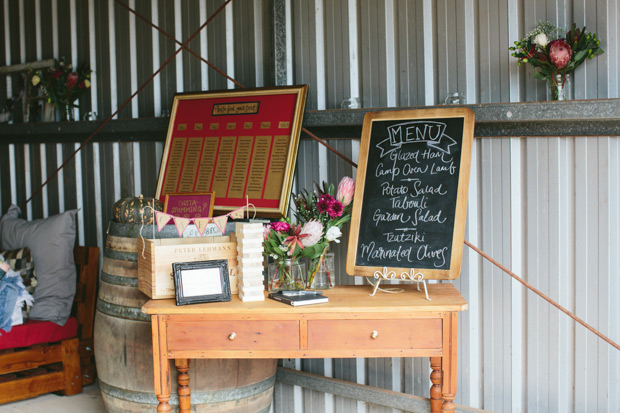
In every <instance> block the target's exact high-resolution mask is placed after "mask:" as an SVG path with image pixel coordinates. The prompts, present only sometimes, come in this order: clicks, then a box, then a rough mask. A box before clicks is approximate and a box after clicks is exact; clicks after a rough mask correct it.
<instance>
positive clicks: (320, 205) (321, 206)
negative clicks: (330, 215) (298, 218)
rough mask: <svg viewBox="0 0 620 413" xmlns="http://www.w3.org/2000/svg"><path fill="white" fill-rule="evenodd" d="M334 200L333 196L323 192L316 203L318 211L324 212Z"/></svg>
mask: <svg viewBox="0 0 620 413" xmlns="http://www.w3.org/2000/svg"><path fill="white" fill-rule="evenodd" d="M333 202H334V197H333V196H331V195H329V194H324V195H321V196H320V197H319V200H318V201H317V203H316V209H318V210H319V212H326V211H328V210H329V207H330V206H331V204H332V203H333Z"/></svg>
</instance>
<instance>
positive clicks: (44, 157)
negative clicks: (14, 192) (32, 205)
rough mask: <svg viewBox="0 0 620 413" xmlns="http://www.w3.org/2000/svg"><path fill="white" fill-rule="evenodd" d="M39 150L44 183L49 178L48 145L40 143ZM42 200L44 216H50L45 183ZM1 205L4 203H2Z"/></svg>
mask: <svg viewBox="0 0 620 413" xmlns="http://www.w3.org/2000/svg"><path fill="white" fill-rule="evenodd" d="M39 151H40V157H39V161H40V162H41V183H43V182H45V180H46V179H47V145H46V144H44V143H40V144H39ZM41 200H42V203H43V218H47V217H48V216H49V200H48V197H47V185H45V186H44V187H43V188H42V189H41ZM0 205H2V204H1V203H0Z"/></svg>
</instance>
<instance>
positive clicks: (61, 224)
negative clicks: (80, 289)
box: [0, 205, 77, 325]
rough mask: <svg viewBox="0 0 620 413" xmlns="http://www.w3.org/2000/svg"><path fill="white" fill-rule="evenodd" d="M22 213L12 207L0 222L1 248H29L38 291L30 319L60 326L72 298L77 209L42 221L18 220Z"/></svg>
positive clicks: (73, 290) (73, 292) (73, 293)
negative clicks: (50, 322) (51, 322)
mask: <svg viewBox="0 0 620 413" xmlns="http://www.w3.org/2000/svg"><path fill="white" fill-rule="evenodd" d="M20 212H21V210H20V209H19V207H18V206H16V205H11V207H10V208H9V210H8V212H7V213H6V214H5V215H4V216H3V217H2V220H0V237H1V238H2V243H1V245H0V248H1V249H6V250H12V249H18V248H23V247H28V248H29V249H30V251H31V253H32V257H33V259H34V266H35V268H36V271H37V288H36V289H35V290H34V300H35V301H34V305H33V306H32V308H31V309H30V318H31V319H34V320H45V321H53V322H54V323H57V324H60V325H63V324H64V323H65V322H66V321H67V319H68V318H69V314H70V313H71V306H72V304H73V297H74V296H75V284H76V278H77V275H76V269H75V261H74V259H73V247H74V244H75V215H76V213H77V211H76V210H73V211H67V212H64V213H62V214H59V215H54V216H52V217H49V218H45V219H38V220H35V221H26V220H23V219H19V218H18V216H19V214H20Z"/></svg>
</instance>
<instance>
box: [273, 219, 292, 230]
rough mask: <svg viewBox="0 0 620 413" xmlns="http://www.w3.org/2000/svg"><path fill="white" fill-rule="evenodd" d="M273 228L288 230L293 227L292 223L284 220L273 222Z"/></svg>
mask: <svg viewBox="0 0 620 413" xmlns="http://www.w3.org/2000/svg"><path fill="white" fill-rule="evenodd" d="M271 229H272V230H274V231H278V232H288V231H289V230H290V229H291V225H290V224H289V223H288V222H284V221H278V222H272V223H271Z"/></svg>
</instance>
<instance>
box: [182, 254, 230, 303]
mask: <svg viewBox="0 0 620 413" xmlns="http://www.w3.org/2000/svg"><path fill="white" fill-rule="evenodd" d="M172 276H173V278H174V291H175V297H176V301H177V305H185V304H197V303H209V302H214V301H230V281H229V279H228V260H211V261H195V262H175V263H172Z"/></svg>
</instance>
